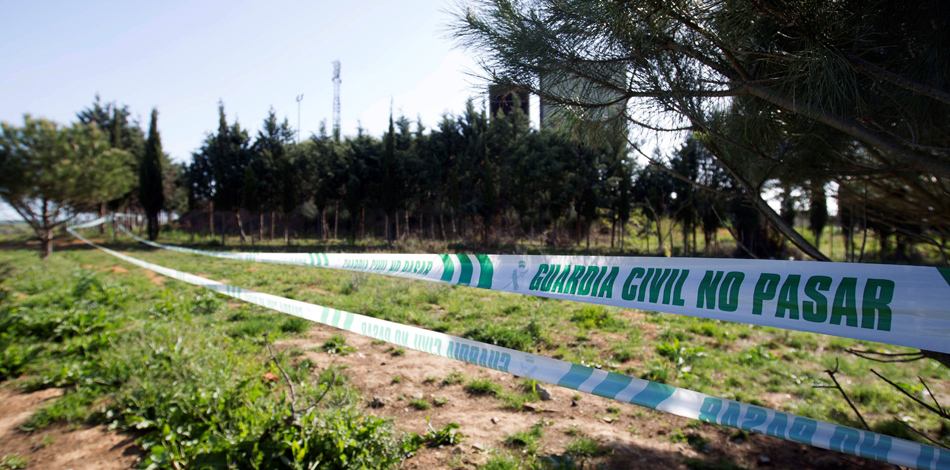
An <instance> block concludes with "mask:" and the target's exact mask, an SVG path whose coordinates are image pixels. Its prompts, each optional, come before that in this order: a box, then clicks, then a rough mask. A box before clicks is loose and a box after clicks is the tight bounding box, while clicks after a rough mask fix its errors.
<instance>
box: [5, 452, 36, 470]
mask: <svg viewBox="0 0 950 470" xmlns="http://www.w3.org/2000/svg"><path fill="white" fill-rule="evenodd" d="M29 461H30V459H29V458H27V457H21V456H20V454H6V455H4V456H3V457H2V458H0V470H16V469H20V468H26V464H27V463H28V462H29Z"/></svg>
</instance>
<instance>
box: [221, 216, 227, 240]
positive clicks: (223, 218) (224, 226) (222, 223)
mask: <svg viewBox="0 0 950 470" xmlns="http://www.w3.org/2000/svg"><path fill="white" fill-rule="evenodd" d="M226 223H227V219H225V213H224V212H222V213H221V246H225V245H227V243H226V242H227V240H225V238H224V237H225V234H224V233H225V232H227V230H226V229H227V225H226Z"/></svg>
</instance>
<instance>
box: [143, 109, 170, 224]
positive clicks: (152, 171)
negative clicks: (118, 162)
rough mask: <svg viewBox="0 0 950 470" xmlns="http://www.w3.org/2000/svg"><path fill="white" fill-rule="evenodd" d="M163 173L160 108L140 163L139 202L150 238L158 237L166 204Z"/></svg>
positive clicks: (154, 111)
mask: <svg viewBox="0 0 950 470" xmlns="http://www.w3.org/2000/svg"><path fill="white" fill-rule="evenodd" d="M163 176H164V175H163V173H162V139H161V137H160V136H159V134H158V110H157V109H154V108H153V109H152V121H151V123H150V124H149V128H148V140H146V141H145V153H144V155H143V156H142V161H141V162H140V163H139V202H140V203H141V204H142V209H144V210H145V218H146V220H147V221H148V239H149V240H155V239H156V238H157V237H158V213H159V211H161V210H162V207H163V206H164V205H165V193H164V187H163V186H164V185H163V179H164V177H163Z"/></svg>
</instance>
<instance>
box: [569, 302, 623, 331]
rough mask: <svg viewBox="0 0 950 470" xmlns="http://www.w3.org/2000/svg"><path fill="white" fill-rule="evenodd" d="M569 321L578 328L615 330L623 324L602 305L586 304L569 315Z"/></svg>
mask: <svg viewBox="0 0 950 470" xmlns="http://www.w3.org/2000/svg"><path fill="white" fill-rule="evenodd" d="M571 322H573V323H574V324H576V325H577V326H578V327H579V328H583V329H589V330H590V329H594V328H600V329H603V330H608V331H610V330H615V329H617V328H619V327H621V326H623V322H622V321H620V320H618V319H616V318H614V317H612V316H611V315H610V313H608V312H607V310H605V309H604V308H603V307H598V306H587V307H584V308H582V309H581V310H580V311H578V312H574V315H572V316H571Z"/></svg>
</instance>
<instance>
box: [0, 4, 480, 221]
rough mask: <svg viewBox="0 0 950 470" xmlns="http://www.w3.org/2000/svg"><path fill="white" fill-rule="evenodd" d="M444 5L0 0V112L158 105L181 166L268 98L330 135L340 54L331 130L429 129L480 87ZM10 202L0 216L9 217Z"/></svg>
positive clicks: (255, 125)
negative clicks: (406, 125)
mask: <svg viewBox="0 0 950 470" xmlns="http://www.w3.org/2000/svg"><path fill="white" fill-rule="evenodd" d="M459 10H460V7H459V6H458V3H456V2H453V1H450V0H415V1H413V2H386V1H371V0H364V1H332V2H331V1H323V0H320V1H313V2H292V1H269V2H247V1H243V2H242V1H234V0H229V1H189V2H184V1H180V2H146V1H127V0H126V1H93V2H76V1H51V2H14V1H9V0H0V11H3V15H2V17H0V48H2V49H0V50H2V51H3V54H2V57H3V60H0V121H6V122H9V123H12V124H15V125H22V123H23V114H25V113H29V114H31V115H33V116H35V117H43V118H47V119H51V120H54V121H56V122H59V123H60V124H68V123H70V122H73V121H75V120H76V113H77V112H79V111H81V110H83V109H85V108H87V107H90V106H91V104H92V103H93V101H94V99H95V96H96V95H97V94H98V95H99V96H100V97H101V99H102V101H104V102H112V101H115V102H116V103H118V104H119V105H128V107H129V110H130V111H131V112H132V116H133V118H135V119H137V120H138V121H139V122H140V123H141V126H142V127H143V129H147V128H148V118H149V115H150V113H151V110H152V108H157V109H158V113H159V120H158V128H159V132H160V134H161V138H162V146H163V149H164V150H165V152H167V153H168V154H169V155H170V156H171V157H172V159H173V160H175V161H190V160H191V153H192V152H193V151H195V150H196V149H197V148H198V147H199V146H200V145H201V142H202V141H203V139H204V137H205V135H206V134H207V133H208V132H211V131H214V130H215V129H217V122H218V117H217V112H218V109H217V107H218V101H219V100H221V101H222V102H223V103H224V107H225V113H226V114H227V118H228V121H229V122H233V121H234V120H235V119H237V120H238V121H239V122H240V123H241V126H242V127H245V128H248V129H250V130H251V132H252V135H256V133H257V130H259V129H260V125H261V122H262V121H263V120H264V118H265V117H266V116H267V112H268V110H269V109H270V108H271V107H273V108H274V110H275V112H276V114H277V116H278V118H279V119H284V118H286V119H287V120H288V122H289V123H290V125H291V126H292V127H294V128H298V103H297V101H296V98H297V96H299V95H303V99H302V101H301V102H300V105H299V112H300V113H299V123H300V125H299V128H300V129H301V130H302V132H301V137H302V138H304V139H305V138H307V137H309V136H310V134H311V133H316V132H318V130H319V126H320V123H321V121H326V123H327V129H328V131H330V130H332V109H333V108H332V104H333V83H332V72H333V66H332V62H333V61H334V60H339V61H340V62H341V74H340V75H341V86H340V88H341V93H340V95H341V98H340V101H341V127H342V133H343V135H355V134H356V130H357V126H358V125H362V127H363V128H364V129H365V130H366V131H368V132H369V133H371V134H373V135H381V134H382V133H383V132H385V130H386V129H387V128H388V120H389V111H390V106H392V108H393V111H394V113H395V114H396V116H397V117H398V116H399V115H400V114H402V115H405V116H406V117H408V118H410V119H411V120H415V119H417V118H421V120H422V122H423V123H424V124H425V125H426V126H427V127H428V128H432V127H434V126H435V125H436V124H437V123H438V121H439V120H440V118H441V115H442V114H443V113H446V112H449V113H453V114H458V113H460V112H461V111H462V110H463V109H464V106H465V101H466V100H467V99H468V98H469V97H472V98H476V103H477V104H478V105H480V106H483V104H482V103H483V100H484V93H485V92H484V90H485V89H486V82H484V81H483V80H481V79H480V78H477V77H476V76H475V75H477V74H478V73H479V72H480V70H481V69H480V68H479V67H478V65H477V62H476V60H475V59H474V57H473V54H472V53H471V52H470V51H465V50H463V49H461V48H459V47H456V43H455V41H454V40H453V39H452V38H451V33H450V25H451V23H452V22H453V19H454V12H457V11H459ZM9 214H10V210H9V208H6V210H5V211H0V219H8V218H10V217H9Z"/></svg>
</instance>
